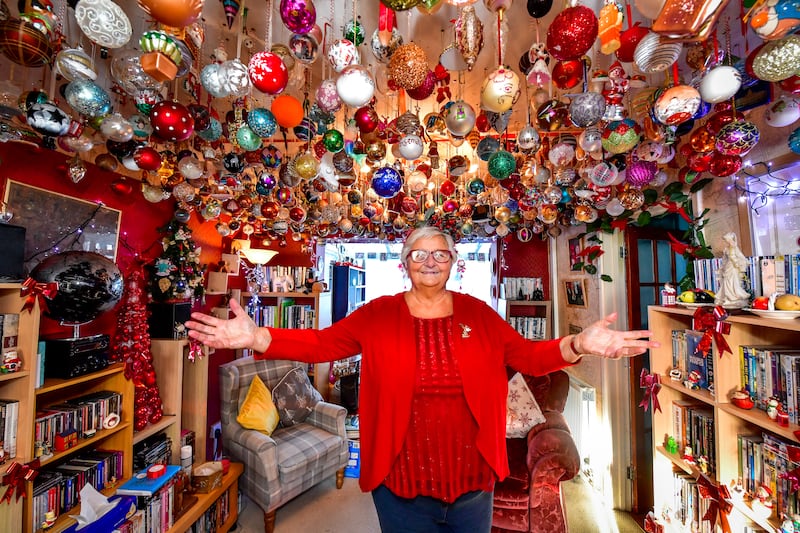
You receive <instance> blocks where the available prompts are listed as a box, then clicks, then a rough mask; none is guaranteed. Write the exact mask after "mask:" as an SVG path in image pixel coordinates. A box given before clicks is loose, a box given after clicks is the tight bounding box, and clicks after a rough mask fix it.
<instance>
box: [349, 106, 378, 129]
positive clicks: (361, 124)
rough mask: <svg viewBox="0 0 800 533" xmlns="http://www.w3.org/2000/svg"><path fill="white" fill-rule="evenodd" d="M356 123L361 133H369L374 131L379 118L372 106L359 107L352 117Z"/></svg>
mask: <svg viewBox="0 0 800 533" xmlns="http://www.w3.org/2000/svg"><path fill="white" fill-rule="evenodd" d="M353 118H354V119H355V121H356V126H358V129H359V131H360V132H361V133H371V132H373V131H375V128H377V127H378V124H379V123H380V117H378V113H376V112H375V109H373V108H372V106H364V107H359V108H358V109H357V110H356V112H355V115H354V117H353Z"/></svg>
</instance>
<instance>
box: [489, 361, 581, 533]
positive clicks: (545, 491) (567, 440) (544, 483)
mask: <svg viewBox="0 0 800 533" xmlns="http://www.w3.org/2000/svg"><path fill="white" fill-rule="evenodd" d="M512 373H513V372H511V371H509V374H512ZM509 377H510V376H509ZM524 378H525V382H526V383H527V385H528V388H529V389H530V390H531V393H533V396H534V398H536V403H538V404H539V408H540V409H541V411H542V414H543V415H544V417H545V421H544V422H542V423H541V424H538V425H536V426H534V427H533V428H532V429H531V430H530V431H529V432H528V435H527V437H526V438H524V439H506V449H507V450H508V466H509V468H510V470H511V474H510V475H509V476H508V477H507V478H506V479H504V480H503V481H502V482H500V483H497V484H496V485H495V488H494V505H493V512H492V533H509V532H517V531H524V532H526V533H566V532H567V521H566V517H565V515H564V506H563V502H562V498H561V482H562V481H567V480H569V479H572V478H573V477H575V475H576V474H577V473H578V470H579V467H580V457H579V455H578V449H577V447H576V446H575V442H574V441H573V440H572V434H571V433H570V431H569V427H568V426H567V422H566V420H565V419H564V415H563V412H564V407H565V406H566V403H567V395H568V393H569V375H568V374H567V373H566V372H564V371H561V370H559V371H557V372H552V373H550V374H547V375H545V376H540V377H533V376H524Z"/></svg>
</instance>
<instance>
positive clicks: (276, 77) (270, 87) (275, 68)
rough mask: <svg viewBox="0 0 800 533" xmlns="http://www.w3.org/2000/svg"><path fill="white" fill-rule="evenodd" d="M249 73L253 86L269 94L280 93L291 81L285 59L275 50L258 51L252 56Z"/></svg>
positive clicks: (248, 66) (248, 67) (248, 68)
mask: <svg viewBox="0 0 800 533" xmlns="http://www.w3.org/2000/svg"><path fill="white" fill-rule="evenodd" d="M247 75H248V77H249V78H250V82H251V83H252V84H253V87H255V88H256V89H258V90H259V91H261V92H262V93H267V94H280V93H281V92H283V90H284V89H285V88H286V84H287V83H288V82H289V71H288V70H287V69H286V65H285V64H284V63H283V59H281V56H279V55H278V54H275V53H273V52H257V53H256V54H254V55H253V57H252V58H250V63H248V65H247Z"/></svg>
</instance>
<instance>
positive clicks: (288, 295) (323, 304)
mask: <svg viewBox="0 0 800 533" xmlns="http://www.w3.org/2000/svg"><path fill="white" fill-rule="evenodd" d="M251 296H252V293H249V292H243V293H242V299H241V304H242V307H243V308H244V309H248V303H249V302H250V298H251ZM258 298H259V300H260V301H261V302H262V304H263V305H269V306H278V307H280V306H281V304H282V303H284V302H287V301H288V300H293V301H294V302H295V304H297V305H310V306H311V308H312V309H314V310H315V315H314V323H313V328H314V329H321V328H325V327H328V326H330V325H331V316H332V315H331V293H330V292H309V293H305V292H260V293H258ZM330 366H331V365H330V363H317V364H316V365H314V368H313V370H311V371H310V377H311V378H312V381H313V383H314V387H315V388H316V389H317V390H318V391H319V392H320V394H322V396H323V398H325V399H326V400H327V398H328V396H329V386H328V385H329V379H328V374H329V372H330Z"/></svg>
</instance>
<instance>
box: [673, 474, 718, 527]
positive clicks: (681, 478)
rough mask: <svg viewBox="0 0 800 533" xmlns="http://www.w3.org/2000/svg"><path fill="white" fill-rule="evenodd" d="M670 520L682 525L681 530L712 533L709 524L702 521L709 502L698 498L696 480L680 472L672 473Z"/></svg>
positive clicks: (706, 521)
mask: <svg viewBox="0 0 800 533" xmlns="http://www.w3.org/2000/svg"><path fill="white" fill-rule="evenodd" d="M672 481H673V492H672V494H673V501H672V520H673V521H674V522H678V524H680V525H682V526H683V528H685V529H682V530H685V531H692V532H693V533H694V532H696V533H714V528H712V527H711V522H710V521H708V520H703V517H704V516H705V515H706V512H707V511H708V508H709V505H710V504H711V500H710V499H708V498H703V497H702V496H700V492H699V488H698V485H697V479H696V478H695V477H694V476H691V475H689V474H687V473H686V472H682V471H675V472H673V473H672Z"/></svg>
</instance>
